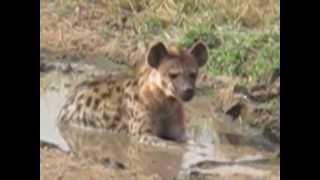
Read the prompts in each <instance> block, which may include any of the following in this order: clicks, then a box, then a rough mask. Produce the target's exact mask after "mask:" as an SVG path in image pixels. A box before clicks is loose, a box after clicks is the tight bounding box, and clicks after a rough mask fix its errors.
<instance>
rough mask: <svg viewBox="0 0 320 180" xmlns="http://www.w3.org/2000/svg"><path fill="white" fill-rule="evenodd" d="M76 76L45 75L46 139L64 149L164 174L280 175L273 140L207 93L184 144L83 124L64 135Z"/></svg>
mask: <svg viewBox="0 0 320 180" xmlns="http://www.w3.org/2000/svg"><path fill="white" fill-rule="evenodd" d="M50 74H52V73H50ZM76 76H77V77H76V78H75V77H72V76H70V75H68V76H63V75H61V74H59V73H56V74H53V75H50V78H48V77H49V75H48V76H47V77H42V80H41V83H42V84H44V82H45V83H47V84H48V87H51V85H52V84H53V85H54V86H53V87H54V88H46V89H44V90H42V91H41V98H40V139H41V140H44V141H48V142H52V143H54V144H57V145H58V146H60V147H61V148H63V149H64V150H69V149H70V148H71V149H73V150H75V151H77V154H78V155H79V156H81V157H82V158H84V159H88V160H90V159H91V160H94V161H98V162H100V163H102V164H105V166H109V165H110V164H112V163H110V162H118V164H120V166H121V167H123V168H128V169H133V170H135V171H136V172H138V173H143V174H153V173H156V174H159V175H160V176H162V177H163V178H164V179H174V178H177V179H179V178H181V179H185V178H186V177H191V176H192V177H193V178H195V179H259V178H262V179H270V177H278V176H279V173H280V166H279V164H280V163H279V161H278V160H273V161H272V160H271V161H270V159H268V158H269V157H271V156H272V155H273V152H272V151H271V150H272V145H270V144H268V142H264V139H263V138H261V137H260V136H259V135H258V133H257V132H256V131H254V130H250V129H247V128H239V126H238V125H233V124H232V122H231V121H230V120H228V119H227V117H225V116H223V114H219V113H217V111H216V110H215V109H214V107H213V106H212V103H210V101H208V98H207V97H205V96H200V97H196V98H195V99H194V100H193V101H192V102H191V103H190V105H188V106H187V107H186V108H187V112H188V113H187V114H188V116H189V117H190V118H189V119H190V120H189V122H188V135H189V136H190V138H191V139H192V141H190V142H189V143H188V144H186V145H184V146H182V145H181V146H179V145H177V146H174V147H168V148H164V149H162V148H154V147H146V146H143V145H137V144H135V143H132V142H131V141H130V140H129V139H128V137H127V136H122V135H119V134H112V133H109V132H94V131H83V130H79V129H73V130H67V131H65V132H64V134H60V132H59V131H58V129H57V127H56V118H57V114H58V112H59V111H60V109H61V107H62V105H63V103H64V100H65V97H66V94H67V92H68V87H69V86H70V85H71V87H72V85H73V84H76V82H78V80H80V79H81V78H79V76H78V75H76ZM52 77H54V78H52ZM66 84H69V85H68V86H66ZM63 137H68V138H65V139H64V138H63ZM67 142H68V143H67Z"/></svg>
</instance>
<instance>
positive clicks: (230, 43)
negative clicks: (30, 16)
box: [40, 0, 280, 81]
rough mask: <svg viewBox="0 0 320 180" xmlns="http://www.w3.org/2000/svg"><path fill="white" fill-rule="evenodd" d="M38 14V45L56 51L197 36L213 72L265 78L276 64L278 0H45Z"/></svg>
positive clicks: (93, 50) (94, 50)
mask: <svg viewBox="0 0 320 180" xmlns="http://www.w3.org/2000/svg"><path fill="white" fill-rule="evenodd" d="M40 14H41V16H40V17H41V19H40V20H41V23H40V24H41V26H40V45H41V47H42V48H47V49H51V50H53V51H55V52H60V51H61V52H62V53H69V54H72V53H73V54H90V55H95V54H100V55H101V54H108V53H110V52H109V49H108V48H107V44H108V43H109V42H114V41H112V40H115V42H119V43H120V44H121V43H126V42H124V40H125V41H128V42H131V41H132V40H138V41H139V42H150V41H152V40H154V39H162V40H164V41H166V40H178V41H179V42H180V43H181V44H183V45H186V46H191V44H192V43H193V42H194V40H195V39H199V38H200V39H203V40H204V41H206V42H207V43H208V46H209V48H210V50H209V55H210V59H209V61H208V64H207V65H206V70H207V71H208V73H209V74H210V75H212V76H217V75H228V76H241V77H244V78H247V79H251V80H253V81H264V80H266V79H267V78H268V77H269V76H270V75H271V74H272V73H273V72H274V71H275V70H279V67H280V30H279V29H280V28H279V24H280V1H279V0H259V1H257V0H163V1H162V0H161V1H160V0H95V1H92V2H88V1H84V0H78V1H75V0H68V1H48V0H44V1H43V2H42V4H41V8H40ZM123 18H125V19H127V20H126V22H125V23H123V22H122V19H123ZM114 26H117V27H118V28H113V27H114ZM75 42H76V43H75ZM132 42H133V43H136V41H132ZM129 46H130V43H129ZM119 47H122V46H121V45H120V46H119Z"/></svg>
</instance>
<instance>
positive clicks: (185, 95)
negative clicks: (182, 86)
mask: <svg viewBox="0 0 320 180" xmlns="http://www.w3.org/2000/svg"><path fill="white" fill-rule="evenodd" d="M193 96H194V91H187V92H184V93H182V95H181V99H182V100H183V101H190V100H191V99H192V98H193Z"/></svg>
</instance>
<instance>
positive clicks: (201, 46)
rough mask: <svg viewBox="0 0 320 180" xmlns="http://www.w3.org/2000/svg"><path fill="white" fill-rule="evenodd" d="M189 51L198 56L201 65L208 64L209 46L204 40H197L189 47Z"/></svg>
mask: <svg viewBox="0 0 320 180" xmlns="http://www.w3.org/2000/svg"><path fill="white" fill-rule="evenodd" d="M189 52H190V53H191V54H192V55H193V56H194V57H195V58H196V60H197V62H198V65H199V67H201V66H203V65H204V64H206V62H207V59H208V47H207V45H206V43H205V42H203V41H201V40H200V41H196V42H195V43H194V44H193V45H192V47H191V48H190V49H189Z"/></svg>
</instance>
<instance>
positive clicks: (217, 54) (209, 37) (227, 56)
mask: <svg viewBox="0 0 320 180" xmlns="http://www.w3.org/2000/svg"><path fill="white" fill-rule="evenodd" d="M197 39H202V40H204V41H206V42H207V44H208V46H209V60H208V63H207V65H206V70H207V71H208V73H210V74H211V75H213V76H217V75H228V76H241V77H243V78H248V79H251V80H253V81H265V80H267V78H269V77H270V76H271V75H272V74H273V73H274V72H275V71H276V70H277V69H279V67H280V31H279V29H271V28H270V29H264V30H252V29H246V28H237V27H232V26H219V27H212V26H209V25H203V26H196V27H192V28H191V29H190V30H187V31H186V33H185V34H184V35H183V36H182V37H181V39H180V42H181V43H182V44H184V45H186V46H187V47H189V46H191V44H192V43H193V42H194V41H195V40H197Z"/></svg>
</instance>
